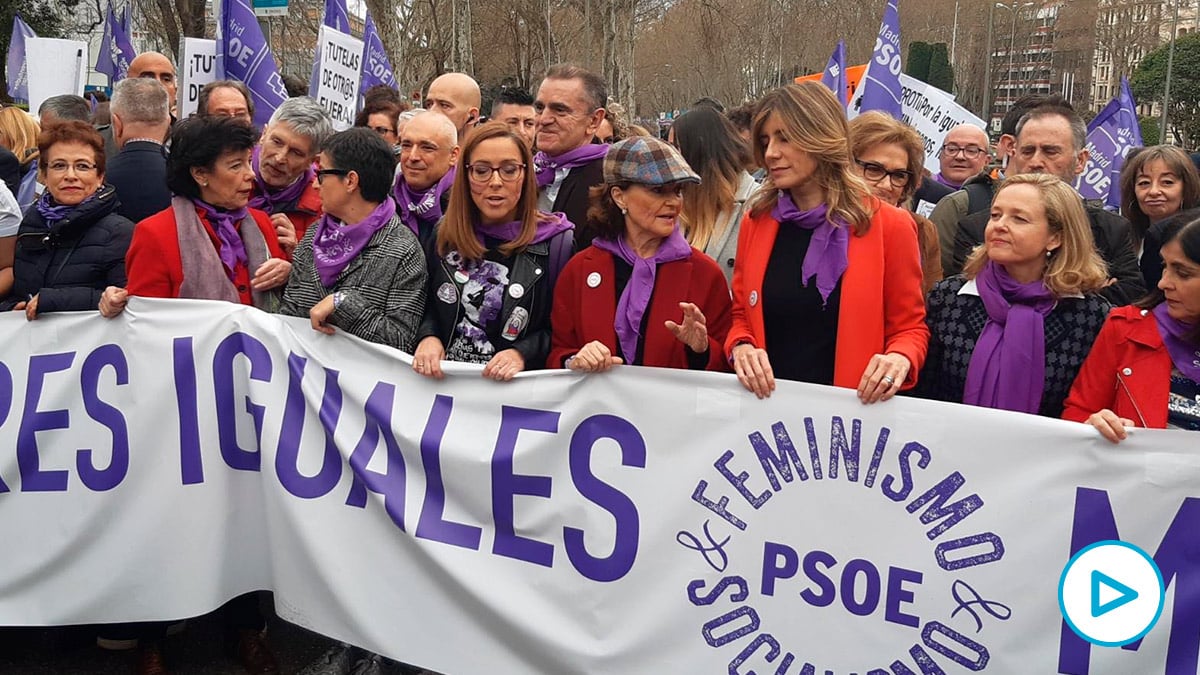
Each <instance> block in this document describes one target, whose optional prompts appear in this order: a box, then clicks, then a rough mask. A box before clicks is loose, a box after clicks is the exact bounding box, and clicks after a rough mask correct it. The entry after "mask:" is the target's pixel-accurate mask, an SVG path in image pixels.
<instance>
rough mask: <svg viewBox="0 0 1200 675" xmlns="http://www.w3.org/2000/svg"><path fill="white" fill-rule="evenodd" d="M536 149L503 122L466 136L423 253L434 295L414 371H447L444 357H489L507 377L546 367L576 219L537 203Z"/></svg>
mask: <svg viewBox="0 0 1200 675" xmlns="http://www.w3.org/2000/svg"><path fill="white" fill-rule="evenodd" d="M532 166H533V155H532V153H531V152H530V149H529V146H528V145H527V143H526V141H525V139H524V138H523V137H521V136H520V135H519V134H516V133H514V132H512V131H510V130H509V128H508V125H506V124H504V123H503V122H490V123H488V124H485V125H483V126H481V127H478V128H477V129H475V130H474V131H473V132H471V134H470V136H468V137H467V141H466V143H465V144H464V145H463V148H462V152H461V153H460V155H459V157H458V164H457V166H456V167H455V170H456V171H457V174H458V176H459V180H457V181H456V182H455V183H454V186H453V187H452V188H451V192H450V204H449V207H448V208H447V210H446V215H445V217H444V218H443V219H442V221H441V222H440V223H439V224H438V226H437V238H436V240H435V241H433V242H431V244H430V249H429V250H428V251H427V255H428V262H429V285H428V296H429V302H428V304H427V305H426V309H425V320H424V321H423V322H422V323H421V329H420V336H421V337H420V341H419V343H418V344H417V350H416V352H415V353H414V354H413V369H414V370H415V371H416V372H418V373H420V374H422V375H425V376H428V377H434V378H440V377H442V366H441V362H442V361H443V360H446V361H463V362H467V363H478V364H484V368H483V376H484V377H487V378H491V379H493V380H510V379H512V378H513V376H515V375H516V374H517V373H520V372H522V371H524V370H534V369H538V368H542V367H543V366H544V365H545V362H546V354H547V353H548V352H549V351H550V306H551V302H552V299H553V297H554V284H555V280H556V279H557V278H558V274H559V271H560V270H561V268H562V266H563V265H564V264H566V261H567V259H568V258H570V256H571V251H572V247H573V245H574V237H573V227H574V226H573V225H572V224H571V223H570V221H568V220H567V219H566V218H565V217H564V216H563V215H562V214H561V213H543V212H540V211H538V209H537V198H538V193H537V183H536V182H535V178H534V173H533V171H532Z"/></svg>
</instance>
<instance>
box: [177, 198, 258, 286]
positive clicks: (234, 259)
mask: <svg viewBox="0 0 1200 675" xmlns="http://www.w3.org/2000/svg"><path fill="white" fill-rule="evenodd" d="M192 203H194V204H195V205H196V208H198V209H200V212H201V213H203V214H204V218H205V219H206V220H208V224H209V225H211V226H212V229H213V231H214V232H216V233H217V239H218V240H220V242H221V248H220V249H219V250H218V251H217V253H218V255H220V256H221V263H222V264H223V265H225V274H227V275H228V276H229V280H230V281H233V280H234V277H235V276H236V275H235V274H234V271H233V270H234V268H236V267H237V264H238V263H241V264H243V265H245V264H247V262H246V246H245V244H243V243H242V237H241V235H239V234H238V223H241V222H242V219H243V218H245V217H246V216H247V215H248V212H247V210H246V207H244V206H243V207H242V208H240V209H238V210H236V211H226V210H224V209H218V208H217V207H215V206H213V205H212V204H209V203H207V202H204V201H201V200H200V199H193V200H192ZM251 272H252V273H253V270H252V271H251Z"/></svg>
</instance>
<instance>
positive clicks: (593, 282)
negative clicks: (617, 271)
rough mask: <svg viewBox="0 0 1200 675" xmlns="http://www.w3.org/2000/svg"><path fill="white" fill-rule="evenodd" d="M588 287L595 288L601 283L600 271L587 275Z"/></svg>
mask: <svg viewBox="0 0 1200 675" xmlns="http://www.w3.org/2000/svg"><path fill="white" fill-rule="evenodd" d="M587 285H588V288H595V287H597V286H599V285H600V273H599V272H592V273H591V274H589V275H588V277H587Z"/></svg>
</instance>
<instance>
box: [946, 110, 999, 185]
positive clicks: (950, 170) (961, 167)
mask: <svg viewBox="0 0 1200 675" xmlns="http://www.w3.org/2000/svg"><path fill="white" fill-rule="evenodd" d="M939 158H940V159H941V170H940V171H939V172H938V173H936V174H934V176H933V179H934V180H936V181H937V182H939V183H941V184H942V185H945V186H946V187H949V188H951V189H953V190H959V189H961V188H962V186H963V183H965V182H967V179H968V178H970V177H971V176H974V175H975V174H977V173H979V172H980V171H983V168H984V167H985V166H987V163H988V159H990V157H989V154H988V137H987V134H985V133H983V129H980V128H979V127H977V126H975V125H973V124H960V125H958V126H956V127H954V128H953V129H951V130H950V133H948V134H946V139H945V140H944V141H942V150H941V152H940V153H939Z"/></svg>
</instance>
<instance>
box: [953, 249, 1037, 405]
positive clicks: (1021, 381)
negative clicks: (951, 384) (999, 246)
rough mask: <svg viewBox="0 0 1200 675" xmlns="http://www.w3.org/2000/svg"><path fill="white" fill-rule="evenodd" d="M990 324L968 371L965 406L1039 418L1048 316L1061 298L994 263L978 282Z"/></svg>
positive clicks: (976, 278) (985, 270) (973, 355)
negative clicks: (1009, 411) (1024, 280)
mask: <svg viewBox="0 0 1200 675" xmlns="http://www.w3.org/2000/svg"><path fill="white" fill-rule="evenodd" d="M975 283H976V285H977V286H978V288H979V298H980V299H981V300H983V306H984V308H985V309H986V310H987V314H988V321H987V323H986V324H985V325H984V326H983V332H982V333H980V334H979V339H978V340H976V341H975V351H974V353H972V354H971V363H970V365H968V366H967V383H966V387H965V388H964V389H963V403H967V404H969V405H977V406H983V407H985V408H998V409H1000V410H1013V411H1016V412H1025V413H1030V414H1033V415H1036V414H1037V413H1038V411H1039V410H1040V409H1041V407H1042V390H1043V389H1044V388H1045V384H1046V383H1045V376H1046V324H1045V321H1046V315H1047V314H1049V313H1050V310H1052V309H1054V304H1055V298H1054V295H1053V294H1052V293H1051V292H1050V289H1048V288H1046V284H1045V282H1043V281H1042V280H1040V279H1039V280H1037V281H1031V282H1029V283H1027V284H1022V283H1020V282H1018V281H1016V280H1014V279H1013V278H1012V277H1010V276H1008V272H1007V271H1005V269H1004V267H1003V266H1002V265H998V264H996V263H994V262H988V263H987V264H985V265H984V266H983V269H982V270H980V272H979V276H977V277H975Z"/></svg>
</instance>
